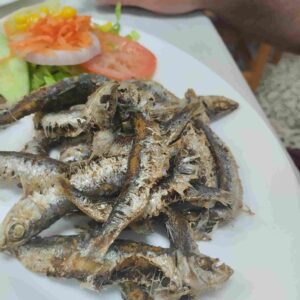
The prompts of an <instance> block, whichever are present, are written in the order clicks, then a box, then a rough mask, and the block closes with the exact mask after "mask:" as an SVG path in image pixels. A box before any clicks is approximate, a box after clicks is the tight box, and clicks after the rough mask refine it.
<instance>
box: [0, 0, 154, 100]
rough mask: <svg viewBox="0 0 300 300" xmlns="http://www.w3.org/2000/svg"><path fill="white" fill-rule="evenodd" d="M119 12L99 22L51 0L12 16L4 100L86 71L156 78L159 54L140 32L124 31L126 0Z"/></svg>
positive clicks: (0, 87)
mask: <svg viewBox="0 0 300 300" xmlns="http://www.w3.org/2000/svg"><path fill="white" fill-rule="evenodd" d="M115 14H116V22H115V23H114V24H113V23H112V22H107V23H105V24H102V25H99V24H95V23H93V22H92V20H91V17H90V16H86V15H79V14H78V13H77V11H76V9H75V8H73V7H70V6H62V5H61V4H60V1H59V0H48V1H46V2H43V3H42V4H39V5H35V6H32V7H29V8H25V9H22V10H20V11H17V12H15V13H14V14H12V15H11V16H9V17H8V18H6V19H5V20H4V22H3V30H2V31H3V33H0V102H5V103H6V104H13V103H15V102H17V101H19V100H20V99H21V98H22V97H23V96H24V95H26V94H28V93H29V92H31V91H33V90H36V89H38V88H40V87H43V86H46V85H51V84H54V83H56V82H57V81H59V80H62V79H63V78H65V77H70V76H74V75H78V74H80V73H95V74H100V75H104V76H106V77H108V78H110V79H115V80H128V79H133V78H134V79H149V78H151V77H152V76H153V74H154V72H155V69H156V57H155V56H154V54H153V53H152V52H151V51H149V50H148V49H146V48H145V47H143V46H142V45H140V44H139V43H138V42H137V40H138V38H139V34H138V33H137V32H136V31H132V32H131V33H130V34H129V35H127V36H121V35H120V29H121V25H120V18H121V5H120V4H118V5H116V8H115Z"/></svg>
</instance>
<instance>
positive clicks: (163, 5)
mask: <svg viewBox="0 0 300 300" xmlns="http://www.w3.org/2000/svg"><path fill="white" fill-rule="evenodd" d="M118 2H120V1H119V0H97V4H98V5H114V4H116V3H118ZM208 2H209V0H187V1H182V0H122V1H121V3H122V5H124V6H136V7H141V8H145V9H147V10H151V11H153V12H156V13H162V14H181V13H187V12H191V11H194V10H199V9H205V8H207V7H206V6H207V5H208V4H207V3H208Z"/></svg>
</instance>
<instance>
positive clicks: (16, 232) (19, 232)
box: [8, 223, 26, 241]
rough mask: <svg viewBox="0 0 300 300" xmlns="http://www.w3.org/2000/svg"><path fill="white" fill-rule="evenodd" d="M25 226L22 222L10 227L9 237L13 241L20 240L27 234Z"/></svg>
mask: <svg viewBox="0 0 300 300" xmlns="http://www.w3.org/2000/svg"><path fill="white" fill-rule="evenodd" d="M25 232H26V230H25V227H24V225H22V224H20V223H15V224H13V225H11V226H10V228H9V229H8V238H9V239H10V240H13V241H17V240H20V239H22V238H23V237H24V235H25Z"/></svg>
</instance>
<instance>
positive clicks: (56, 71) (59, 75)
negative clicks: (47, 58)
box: [28, 63, 81, 91]
mask: <svg viewBox="0 0 300 300" xmlns="http://www.w3.org/2000/svg"><path fill="white" fill-rule="evenodd" d="M28 65H29V78H30V90H31V91H34V90H36V89H38V88H40V87H43V86H48V85H52V84H54V83H56V82H58V81H60V80H62V79H64V78H66V77H71V76H75V75H78V74H80V73H81V72H80V68H79V67H76V66H41V65H35V64H31V63H29V64H28Z"/></svg>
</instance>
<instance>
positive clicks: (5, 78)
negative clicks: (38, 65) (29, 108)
mask: <svg viewBox="0 0 300 300" xmlns="http://www.w3.org/2000/svg"><path fill="white" fill-rule="evenodd" d="M0 40H1V44H0V48H1V53H4V55H5V49H8V51H9V48H8V44H7V40H6V38H5V37H4V38H3V36H1V37H0ZM29 86H30V84H29V74H28V67H27V63H26V62H25V61H23V60H22V59H20V58H17V57H11V58H6V59H4V60H2V61H0V98H2V97H3V98H4V99H5V100H6V101H7V103H8V104H14V103H16V102H18V101H19V100H21V99H22V97H23V96H25V95H27V94H28V93H29ZM1 96H2V97H1Z"/></svg>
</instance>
